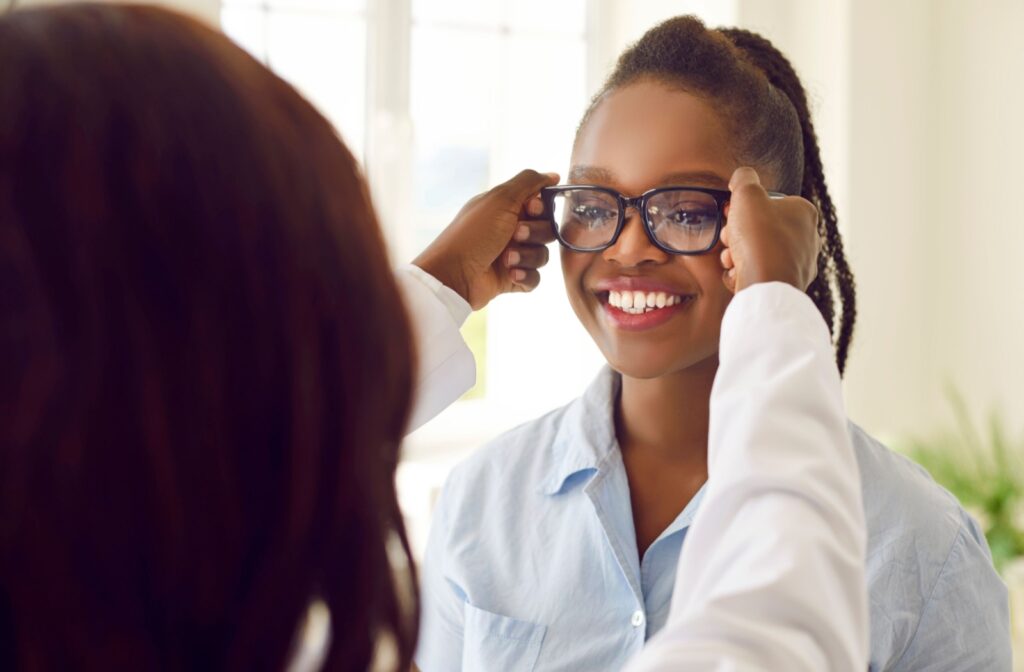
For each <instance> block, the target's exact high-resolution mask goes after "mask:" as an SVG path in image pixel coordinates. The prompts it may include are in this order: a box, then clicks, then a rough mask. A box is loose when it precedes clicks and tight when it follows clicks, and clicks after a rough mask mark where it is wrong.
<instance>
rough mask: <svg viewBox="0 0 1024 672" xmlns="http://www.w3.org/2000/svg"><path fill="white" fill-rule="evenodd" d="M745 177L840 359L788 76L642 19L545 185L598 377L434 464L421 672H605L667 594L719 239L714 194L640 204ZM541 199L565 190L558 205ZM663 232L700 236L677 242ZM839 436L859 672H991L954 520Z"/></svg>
mask: <svg viewBox="0 0 1024 672" xmlns="http://www.w3.org/2000/svg"><path fill="white" fill-rule="evenodd" d="M743 165H751V166H753V167H754V168H756V169H757V171H758V172H759V174H760V177H761V181H762V183H763V184H764V186H765V187H766V188H769V189H775V190H778V191H782V192H786V193H790V194H794V195H800V196H803V197H804V198H805V199H807V200H808V201H810V202H812V203H813V204H814V205H815V206H816V207H817V208H818V210H819V211H820V213H821V229H822V231H821V233H822V234H823V235H822V237H823V238H824V239H825V245H824V248H823V249H822V250H821V253H820V256H819V258H818V276H817V279H816V280H815V281H814V282H813V283H811V284H810V288H809V289H808V294H809V296H810V297H811V299H813V301H814V303H815V305H816V307H817V309H818V311H819V313H820V314H821V317H822V320H823V321H824V323H825V324H827V325H828V327H829V328H830V330H832V332H833V334H834V340H835V350H836V352H835V356H836V361H837V364H838V367H839V369H840V370H842V368H843V366H844V364H845V361H846V357H847V350H848V346H849V343H850V338H851V335H852V330H853V321H854V314H855V312H854V292H853V282H852V275H851V273H850V271H849V269H848V268H847V266H846V263H845V259H844V256H843V245H842V240H841V239H840V237H839V232H838V228H837V218H836V215H835V212H834V209H833V208H832V204H831V199H830V197H829V193H828V190H827V188H826V186H825V181H824V178H823V176H822V174H821V162H820V157H819V156H818V148H817V142H816V137H815V133H814V128H813V126H812V124H811V120H810V118H809V114H808V110H807V104H806V99H805V96H804V92H803V88H802V86H801V85H800V82H799V80H798V79H797V78H796V75H795V73H794V72H793V70H792V68H791V67H790V65H789V63H788V62H787V61H786V59H785V58H784V57H783V56H782V55H781V54H780V53H779V52H778V51H776V50H775V49H774V47H772V46H771V45H770V44H769V43H768V42H767V41H765V40H764V39H762V38H760V37H759V36H757V35H754V34H752V33H748V32H745V31H741V30H736V29H722V30H707V29H706V28H705V27H704V26H703V25H702V24H701V23H700V22H699V21H698V20H696V19H694V18H692V17H681V18H677V19H673V20H670V21H667V22H665V23H664V24H661V25H659V26H657V27H655V28H654V29H652V30H651V31H649V32H648V33H647V34H646V35H644V37H643V38H642V39H641V40H640V41H639V42H638V43H637V44H636V45H634V46H633V47H631V48H630V49H629V50H627V51H626V52H625V53H624V54H623V56H622V57H621V58H620V60H619V63H618V66H617V68H616V70H615V72H614V73H613V74H612V75H611V77H610V79H609V80H608V82H607V84H606V85H605V87H604V88H603V89H602V90H601V92H600V93H599V94H598V96H597V97H596V98H595V99H594V102H593V103H592V105H591V107H590V108H589V109H588V111H587V113H586V114H585V116H584V119H583V122H582V124H581V126H580V128H579V131H578V134H577V136H576V138H575V144H574V147H573V152H572V170H571V172H570V182H571V184H570V185H567V186H565V187H560V188H557V189H555V190H551V191H550V192H549V194H550V195H549V196H548V200H549V203H551V204H552V207H550V208H549V209H548V210H549V214H550V215H551V217H552V225H553V226H556V227H557V229H558V230H559V232H560V234H561V238H562V239H561V242H562V244H563V245H562V269H563V273H564V276H565V288H566V293H567V295H568V298H569V302H570V304H571V305H572V308H573V311H574V312H575V314H576V316H577V318H578V319H579V321H580V322H581V323H582V325H583V326H584V327H585V329H586V330H587V332H588V333H589V334H590V336H591V338H592V339H593V341H594V342H595V343H596V344H597V346H598V347H599V348H600V350H601V352H602V354H603V355H604V357H605V359H606V361H607V363H608V368H606V369H605V370H604V371H603V372H602V373H601V374H600V375H599V376H598V378H597V379H596V380H595V381H594V382H593V383H592V384H591V385H590V387H589V388H588V389H587V390H586V391H585V393H584V394H583V396H582V397H581V398H580V399H578V400H577V401H575V402H573V403H571V404H569V405H568V406H565V407H563V408H561V409H558V410H556V411H554V412H552V413H549V414H548V415H546V416H544V417H541V418H539V419H537V420H535V421H533V422H530V423H527V424H526V425H523V426H521V427H519V428H518V429H515V430H513V431H512V432H509V433H508V434H505V435H504V436H502V437H500V438H498V439H497V440H495V441H494V442H493V443H492V444H491V445H490V446H488V447H487V448H485V449H483V450H482V451H480V452H479V453H477V454H476V455H474V456H473V457H472V458H470V459H469V460H467V461H466V462H465V463H463V464H462V465H460V466H459V467H457V468H456V469H455V470H454V471H453V472H452V475H451V476H450V478H449V480H448V482H447V484H446V486H445V490H444V492H443V494H442V496H441V498H440V501H439V503H438V505H437V512H436V514H435V519H434V525H433V528H432V530H431V538H430V542H429V544H428V548H427V553H426V557H425V561H424V566H423V584H424V592H423V604H424V610H423V621H422V624H423V629H422V632H421V638H420V644H419V650H418V652H417V662H418V664H419V667H420V668H421V669H422V670H423V671H424V672H435V671H436V670H451V669H465V670H476V669H512V668H515V669H525V670H548V669H550V670H554V669H608V670H612V669H618V668H620V667H622V665H623V664H624V663H625V661H626V660H627V659H628V658H629V657H630V656H631V655H632V654H634V653H636V652H637V651H638V650H639V649H640V648H641V647H642V646H643V645H644V642H645V641H646V640H647V639H648V638H650V637H651V636H652V635H654V634H655V633H657V632H658V631H659V630H660V629H661V628H662V627H663V626H664V624H665V621H666V617H667V614H668V608H669V603H670V600H671V596H672V594H673V591H674V590H680V591H685V590H687V586H685V585H675V569H676V566H677V562H678V558H679V553H680V550H681V548H682V545H683V544H684V543H685V538H686V535H687V530H688V528H689V525H690V522H691V521H692V520H693V517H694V515H695V514H696V512H697V510H698V509H699V507H700V503H701V500H702V497H703V494H704V484H705V481H706V480H707V445H708V434H709V431H710V430H711V428H710V427H709V404H710V396H711V390H712V386H713V383H714V380H715V376H716V373H717V371H718V352H719V350H718V349H719V341H720V338H719V337H720V331H721V325H722V319H723V315H724V313H725V310H726V308H727V306H728V305H729V303H730V301H731V300H732V292H731V291H730V289H729V287H728V286H727V280H728V278H727V277H724V276H723V273H724V267H723V258H722V256H721V255H722V252H723V248H722V246H721V245H720V244H718V243H717V238H716V235H717V229H718V227H719V226H720V221H719V218H718V217H719V213H724V214H725V215H727V214H728V205H727V204H726V203H724V200H725V197H724V196H723V197H722V200H720V201H719V200H713V203H714V205H715V206H716V207H715V208H709V206H710V205H711V203H712V201H707V200H705V202H704V205H703V206H702V207H695V206H694V205H693V203H694V201H695V200H696V199H697V198H698V197H696V196H686V197H684V198H682V199H681V200H671V199H670V200H668V201H666V202H658V201H655V198H654V196H653V195H652V194H657V193H662V192H661V189H662V188H668V187H671V188H672V192H671V193H676V194H679V193H682V194H702V195H707V194H710V195H712V197H714V194H716V193H719V192H718V191H717V190H723V191H724V190H726V189H727V186H728V184H729V180H730V177H731V176H732V175H733V173H734V171H735V170H736V169H737V168H739V167H740V166H743ZM652 190H656V191H652ZM557 193H561V194H566V193H568V194H569V196H564V200H565V202H564V203H562V204H560V205H559V204H558V203H556V198H555V196H554V194H557ZM595 194H596V195H598V197H597V200H595V198H594V197H595ZM645 195H646V197H645ZM726 196H727V194H726ZM652 201H654V202H653V203H652ZM666 211H667V213H668V214H667V216H666ZM711 213H714V215H715V216H714V218H712V216H711ZM663 217H664V220H663V219H662V218H663ZM664 227H670V230H671V227H679V228H682V227H696V228H697V229H700V230H708V229H710V231H711V236H710V237H705V238H701V240H702V241H703V244H701V245H696V244H684V243H685V242H686V240H687V239H685V238H673V237H671V236H670V234H669V233H667V232H666V231H665V229H664ZM682 230H686V229H685V228H683V229H682ZM726 230H728V226H726ZM598 234H599V235H598ZM704 235H705V236H706V234H704ZM581 250H582V251H581ZM809 265H810V266H813V259H812V260H811V262H810V264H809ZM802 286H805V287H806V286H807V284H804V285H802ZM850 438H851V440H852V443H853V446H854V449H855V453H856V457H857V461H858V466H859V468H860V471H861V474H862V478H863V488H864V492H863V501H864V504H865V516H866V519H867V523H868V531H869V545H868V584H869V588H870V592H871V596H870V597H871V599H870V603H871V629H872V632H871V669H873V670H908V671H909V670H917V669H923V668H926V667H929V666H930V665H932V664H938V663H939V662H940V661H941V663H942V664H943V665H945V666H949V667H950V668H951V669H986V670H988V669H992V670H996V669H998V670H1005V669H1008V664H1009V663H1008V661H1009V647H1008V638H1007V627H1006V620H1007V614H1006V593H1005V588H1004V587H1003V585H1002V584H1001V582H1000V581H999V579H998V577H997V575H996V573H995V571H994V569H993V568H992V566H991V561H990V558H989V554H988V549H987V547H986V545H985V540H984V537H983V536H982V535H981V532H980V530H979V529H978V527H977V525H976V524H975V522H974V521H973V520H971V519H970V517H969V516H968V515H967V514H966V513H965V512H964V511H963V510H962V508H961V507H960V506H959V505H958V504H957V502H956V501H955V500H954V499H953V498H952V497H950V496H949V495H948V493H946V492H945V491H943V490H942V489H941V488H939V487H938V486H936V485H935V484H934V483H933V482H932V481H931V480H930V479H928V478H927V476H926V475H924V474H923V473H922V472H921V470H919V469H918V468H916V467H914V466H913V465H911V464H910V463H909V462H908V461H906V460H904V459H902V458H900V457H898V456H896V455H894V454H893V453H891V452H890V451H888V450H887V449H886V448H885V447H884V446H882V445H881V444H879V443H878V442H877V441H875V440H873V439H872V438H871V437H869V436H868V435H867V434H865V433H864V432H863V431H861V430H860V429H859V428H857V427H856V426H854V425H852V424H851V425H850Z"/></svg>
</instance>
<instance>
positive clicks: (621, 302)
mask: <svg viewBox="0 0 1024 672" xmlns="http://www.w3.org/2000/svg"><path fill="white" fill-rule="evenodd" d="M683 300H684V299H683V297H681V296H677V295H675V294H668V293H666V292H641V291H624V292H616V291H611V292H608V303H609V304H610V305H611V306H613V307H614V308H618V309H619V310H621V311H622V312H624V313H629V314H630V315H642V314H643V313H649V312H652V311H655V310H661V309H663V308H671V307H672V306H675V305H677V304H680V303H682V302H683Z"/></svg>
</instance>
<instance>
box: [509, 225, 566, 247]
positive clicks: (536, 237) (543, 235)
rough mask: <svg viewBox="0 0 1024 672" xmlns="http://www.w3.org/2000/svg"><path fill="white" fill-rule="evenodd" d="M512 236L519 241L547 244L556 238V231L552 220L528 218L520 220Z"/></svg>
mask: <svg viewBox="0 0 1024 672" xmlns="http://www.w3.org/2000/svg"><path fill="white" fill-rule="evenodd" d="M512 238H513V240H515V241H516V242H517V243H529V244H532V245H547V244H548V243H550V242H552V241H553V240H554V239H555V232H554V231H552V230H551V222H549V221H548V220H546V219H527V220H522V221H520V222H519V227H518V228H517V229H516V232H515V234H514V235H513V236H512Z"/></svg>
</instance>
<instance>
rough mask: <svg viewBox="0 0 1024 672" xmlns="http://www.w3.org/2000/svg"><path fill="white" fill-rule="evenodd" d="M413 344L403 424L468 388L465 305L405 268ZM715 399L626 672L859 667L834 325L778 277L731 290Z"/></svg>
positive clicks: (858, 608) (857, 547)
mask: <svg viewBox="0 0 1024 672" xmlns="http://www.w3.org/2000/svg"><path fill="white" fill-rule="evenodd" d="M398 276H399V282H400V284H401V286H402V289H403V292H404V296H405V301H406V305H407V307H408V309H409V312H410V314H411V316H412V321H413V325H414V331H415V332H416V338H417V344H418V351H419V382H418V386H417V401H416V406H415V410H414V413H413V421H412V427H413V428H415V427H418V426H419V425H420V424H422V423H423V422H426V421H427V420H429V419H430V418H431V417H433V416H434V415H436V414H437V413H438V412H440V411H441V410H443V409H444V408H445V407H446V406H448V405H449V404H451V403H452V402H453V401H455V400H456V399H457V398H458V397H459V396H460V395H461V394H462V393H463V392H465V391H466V390H467V389H469V388H470V387H471V386H472V384H473V381H474V378H475V365H474V363H473V357H472V354H471V353H470V352H469V349H468V348H467V347H466V345H465V343H464V342H463V340H462V338H461V336H460V334H459V331H458V329H459V326H460V325H461V323H462V321H464V320H465V318H466V316H467V315H468V314H469V306H468V305H466V304H465V302H464V301H462V300H461V299H460V298H459V297H458V296H457V295H455V293H454V292H452V291H451V290H450V289H448V288H446V287H444V286H443V285H441V283H439V282H438V281H437V280H435V279H434V278H432V277H431V276H429V275H428V274H426V273H424V272H423V271H421V270H420V269H417V268H415V267H406V268H404V269H402V270H401V271H400V272H399V273H398ZM719 358H720V365H719V370H718V374H717V376H716V378H715V385H714V388H713V390H712V394H711V425H710V435H709V437H708V489H707V494H706V495H705V499H704V503H703V504H702V506H701V509H700V512H699V513H698V514H697V516H696V518H695V520H694V522H693V525H692V526H691V528H690V530H689V532H688V533H687V538H686V544H684V546H683V551H682V554H681V556H680V559H679V568H678V575H679V576H680V577H685V580H684V579H680V580H679V581H678V583H679V584H680V585H683V584H685V585H687V586H688V589H687V590H686V591H680V592H677V593H676V594H675V596H674V597H673V600H672V607H671V611H670V615H669V619H668V622H667V623H666V625H665V627H664V629H663V630H662V631H661V632H659V633H658V635H657V636H655V637H654V638H652V639H651V641H650V642H648V644H647V646H646V647H645V648H644V650H643V651H642V652H641V653H640V655H639V656H637V658H636V659H634V660H633V661H632V663H631V664H630V666H629V668H628V672H662V671H664V672H667V671H668V670H676V671H690V672H697V671H701V672H755V671H756V672H764V671H768V670H771V671H782V670H784V671H786V672H804V671H806V672H822V671H825V670H832V671H835V672H846V671H850V672H863V671H864V670H866V669H867V660H868V607H867V589H866V585H865V579H864V557H865V545H866V538H865V537H866V532H865V522H864V513H863V511H864V508H863V506H862V503H861V487H860V476H859V471H858V468H857V462H856V460H855V458H854V454H853V447H852V445H851V444H850V438H849V433H848V430H847V425H846V422H847V420H846V413H845V411H844V409H843V401H842V391H841V386H840V379H839V373H838V371H837V369H836V365H835V360H834V356H833V353H832V344H831V341H830V338H829V333H828V329H827V328H826V326H825V323H824V321H823V320H822V318H821V315H820V314H819V313H818V311H817V309H816V308H815V306H814V304H813V303H812V302H811V301H810V299H809V298H808V297H807V296H806V295H805V294H803V293H802V292H799V291H797V290H796V289H794V288H793V287H790V286H788V285H784V284H781V283H769V284H763V285H755V286H753V287H750V288H748V289H745V290H743V291H742V292H740V293H738V294H737V295H736V297H735V298H734V299H733V301H732V303H731V305H730V306H729V309H728V310H727V311H726V314H725V318H724V320H723V323H722V335H721V346H720V350H719Z"/></svg>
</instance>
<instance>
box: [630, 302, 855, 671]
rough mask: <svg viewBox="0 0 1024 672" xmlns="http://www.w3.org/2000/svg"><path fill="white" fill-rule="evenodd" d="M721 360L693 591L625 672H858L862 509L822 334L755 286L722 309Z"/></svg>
mask: <svg viewBox="0 0 1024 672" xmlns="http://www.w3.org/2000/svg"><path fill="white" fill-rule="evenodd" d="M719 358H720V366H719V370H718V374H717V376H716V379H715V384H714V387H713V390H712V395H711V418H710V423H711V424H710V432H709V437H708V442H709V443H708V474H709V477H708V489H707V494H706V496H705V497H706V498H705V500H704V502H703V505H702V507H701V509H700V511H699V512H698V514H697V516H696V518H695V520H694V523H693V525H692V527H691V528H690V531H689V533H688V535H687V539H686V543H685V544H684V546H683V550H682V553H681V555H680V561H679V567H678V574H677V576H678V577H679V578H678V579H677V581H676V585H677V586H687V589H686V590H676V591H675V594H674V596H673V601H672V606H671V610H670V614H669V619H668V623H667V624H666V626H665V627H664V628H663V629H662V631H661V632H659V633H658V635H656V636H655V637H654V638H652V639H651V641H650V642H649V644H648V646H647V647H646V648H645V649H644V650H643V651H642V652H641V654H640V655H639V656H638V657H637V658H636V659H635V660H634V661H633V664H632V665H631V666H630V667H629V668H628V669H629V672H663V671H664V672H667V671H668V670H688V671H691V672H695V671H698V670H700V671H707V672H712V671H714V672H727V671H728V672H741V671H750V672H753V671H755V670H756V671H767V670H788V671H790V672H804V671H806V672H820V671H821V670H832V671H836V672H846V671H849V672H863V671H864V670H865V669H867V666H868V607H867V588H866V583H865V569H864V558H865V551H866V530H865V521H864V510H863V505H862V502H861V488H860V476H859V471H858V466H857V462H856V459H855V457H854V453H853V446H852V444H851V440H850V437H849V433H848V430H847V420H846V414H845V411H844V408H843V400H842V391H841V384H840V377H839V372H838V371H837V369H836V365H835V359H834V355H833V352H832V344H831V339H830V338H829V334H828V330H827V328H826V326H825V323H824V321H823V320H822V318H821V315H820V314H819V313H818V311H817V309H816V308H815V306H814V304H813V303H812V302H811V300H810V299H809V298H808V297H807V296H806V295H805V294H803V293H802V292H799V291H797V290H796V289H794V288H792V287H790V286H788V285H784V284H781V283H768V284H762V285H754V286H752V287H750V288H748V289H745V290H743V291H741V292H739V293H738V294H737V295H736V297H735V298H734V299H733V301H732V303H731V305H730V307H729V308H728V310H727V311H726V314H725V318H724V320H723V322H722V335H721V344H720V349H719Z"/></svg>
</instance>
